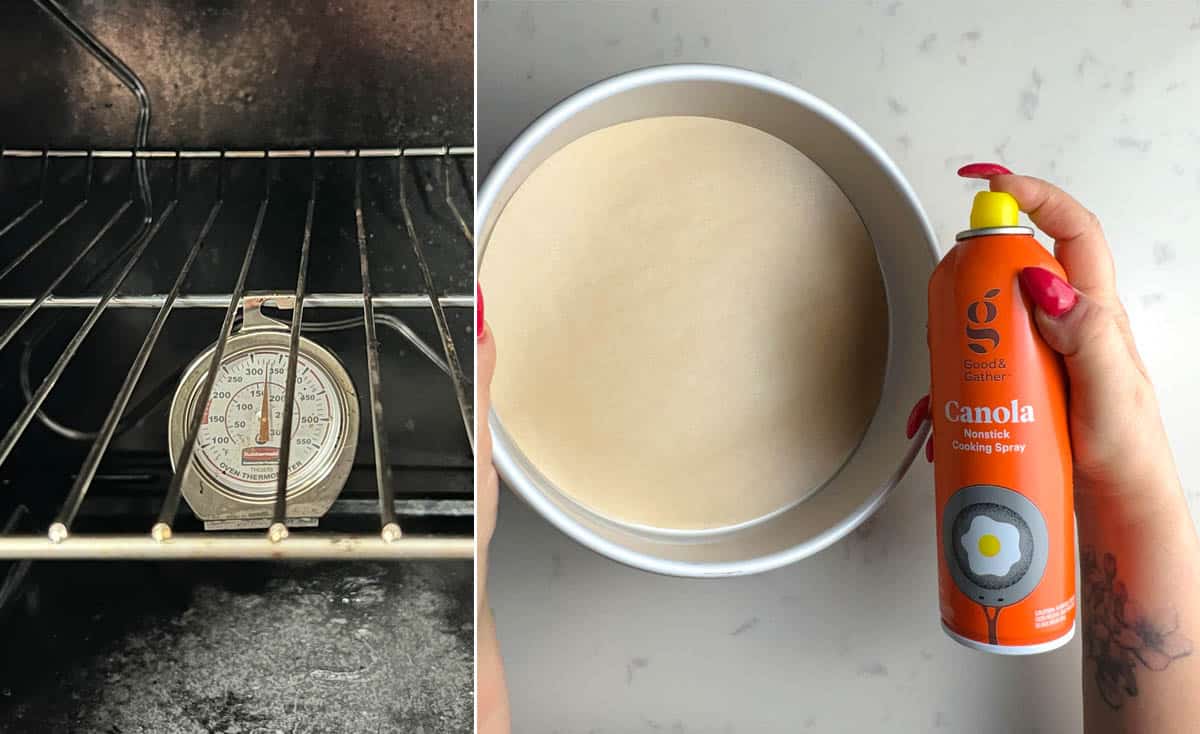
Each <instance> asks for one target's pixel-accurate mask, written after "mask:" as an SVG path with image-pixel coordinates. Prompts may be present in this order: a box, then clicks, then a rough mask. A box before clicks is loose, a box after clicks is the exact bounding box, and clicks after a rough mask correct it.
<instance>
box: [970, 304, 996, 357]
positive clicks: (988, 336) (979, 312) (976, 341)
mask: <svg viewBox="0 0 1200 734" xmlns="http://www.w3.org/2000/svg"><path fill="white" fill-rule="evenodd" d="M998 295H1000V289H999V288H993V289H991V290H990V291H988V292H987V293H984V294H983V300H982V301H975V302H973V303H972V304H971V305H970V306H967V322H968V323H967V349H970V350H971V351H972V352H975V353H976V354H987V353H988V352H990V351H992V350H993V349H995V348H996V347H997V346H999V345H1000V332H998V331H996V330H995V329H993V328H991V327H989V326H986V324H990V323H991V322H993V321H995V320H996V316H998V315H999V313H1000V310H999V309H997V308H996V304H994V303H992V302H991V301H990V300H988V299H990V298H995V297H996V296H998Z"/></svg>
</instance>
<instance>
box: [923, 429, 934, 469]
mask: <svg viewBox="0 0 1200 734" xmlns="http://www.w3.org/2000/svg"><path fill="white" fill-rule="evenodd" d="M925 461H928V462H929V463H930V464H932V463H933V436H932V435H930V436H929V440H928V441H926V442H925Z"/></svg>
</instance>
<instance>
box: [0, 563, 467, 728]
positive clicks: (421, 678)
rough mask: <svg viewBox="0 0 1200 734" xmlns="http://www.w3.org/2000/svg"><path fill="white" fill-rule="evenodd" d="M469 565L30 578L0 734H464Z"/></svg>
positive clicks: (16, 615)
mask: <svg viewBox="0 0 1200 734" xmlns="http://www.w3.org/2000/svg"><path fill="white" fill-rule="evenodd" d="M472 603H473V602H472V571H471V564H470V563H469V562H461V561H455V562H427V563H404V564H381V563H380V564H376V563H355V564H347V563H323V564H291V565H285V564H248V563H247V564H218V563H196V564H182V563H181V564H148V563H147V564H134V563H125V564H116V563H109V564H104V563H77V564H76V563H71V564H68V563H61V564H55V563H42V564H38V565H35V566H34V567H33V569H32V571H31V574H30V579H29V581H28V582H27V584H26V587H25V592H24V598H23V599H21V600H19V601H18V602H16V603H15V604H14V605H13V606H12V607H10V609H9V610H8V611H7V612H6V613H5V615H4V616H3V618H2V620H0V658H2V659H0V731H4V732H6V733H7V734H24V733H25V732H39V733H40V732H46V731H56V732H80V733H83V732H87V733H88V734H93V733H96V734H134V733H135V732H145V733H147V734H150V733H153V734H159V733H160V732H188V733H191V732H196V733H202V734H207V733H211V732H221V733H226V734H233V733H235V732H238V733H240V734H269V733H270V734H274V733H279V734H318V733H324V732H347V733H353V732H384V731H386V732H395V731H401V732H424V733H426V734H433V733H434V732H439V733H440V732H470V731H471V730H472V713H471V712H472V706H473V699H472V693H471V692H472V637H473V629H472V622H471V619H472Z"/></svg>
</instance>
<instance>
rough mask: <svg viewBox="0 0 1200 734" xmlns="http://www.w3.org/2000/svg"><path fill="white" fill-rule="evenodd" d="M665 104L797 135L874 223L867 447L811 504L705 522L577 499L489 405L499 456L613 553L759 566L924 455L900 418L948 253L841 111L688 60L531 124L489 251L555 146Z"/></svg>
mask: <svg viewBox="0 0 1200 734" xmlns="http://www.w3.org/2000/svg"><path fill="white" fill-rule="evenodd" d="M669 115H696V116H704V117H713V118H718V119H723V120H730V121H732V122H738V123H741V124H744V125H749V126H751V127H754V128H757V129H759V130H762V131H763V132H766V133H769V134H771V135H774V136H775V137H777V138H779V139H780V140H783V141H784V142H786V143H788V144H790V145H792V146H793V147H795V148H796V149H797V150H799V151H800V152H802V153H804V154H805V155H807V156H808V157H809V158H810V159H812V160H813V161H814V162H815V163H816V164H817V165H819V166H820V167H821V168H822V169H823V170H824V171H825V172H826V173H827V174H828V175H829V176H830V177H831V178H832V179H833V180H834V181H835V182H836V183H837V184H838V186H840V187H841V189H842V191H843V192H844V193H845V194H846V196H847V198H848V199H849V200H850V202H851V203H852V204H853V206H854V207H855V209H856V210H857V211H858V214H859V216H860V217H861V218H862V221H863V223H864V224H865V225H866V227H867V230H868V232H869V233H870V235H871V239H872V241H873V243H874V246H875V252H876V257H877V258H878V261H879V266H880V269H881V271H882V273H883V279H884V286H885V289H886V293H887V302H888V325H889V336H888V339H889V342H888V357H887V366H886V370H885V373H884V382H883V391H882V394H881V396H880V400H879V405H878V407H877V408H876V411H875V415H874V417H873V418H872V419H871V422H870V424H869V425H868V427H867V430H866V433H865V434H864V436H863V438H862V441H861V443H860V444H859V446H858V449H857V450H856V451H855V452H854V454H853V455H852V456H851V457H850V459H849V460H848V461H847V462H846V463H845V465H844V466H843V467H842V468H841V469H840V470H839V471H838V472H837V474H835V475H834V476H833V477H832V478H831V479H830V480H829V481H828V482H826V483H825V485H824V486H823V487H822V488H821V489H820V490H818V491H817V492H815V493H813V494H812V495H810V496H809V497H808V498H807V499H806V500H804V501H803V502H801V503H799V504H797V505H795V506H793V507H791V508H787V509H785V510H783V511H781V512H777V513H774V514H772V515H769V516H767V517H764V518H761V519H758V520H755V521H752V522H749V523H743V524H741V525H738V526H735V527H728V528H720V529H718V530H715V531H713V530H706V531H696V532H684V531H674V532H673V531H664V530H661V529H654V528H645V527H637V526H631V525H627V524H623V523H619V522H614V521H612V520H610V519H608V518H605V517H602V516H600V515H598V514H596V513H594V512H592V511H591V510H589V509H588V508H586V507H584V506H582V505H580V504H579V503H577V502H576V501H574V500H573V499H572V498H571V497H570V495H568V494H567V493H565V492H563V491H562V489H560V488H559V487H557V486H555V485H554V483H552V482H551V481H549V480H548V479H547V478H546V477H545V476H544V475H543V474H542V473H541V472H540V471H539V470H538V468H537V467H536V466H535V465H534V464H533V463H532V462H531V461H529V459H528V458H527V457H526V456H525V455H524V454H523V453H522V452H521V447H520V446H518V445H517V444H516V443H515V442H514V441H513V439H512V437H511V436H509V434H508V433H507V432H506V431H505V429H504V417H503V416H501V415H499V414H497V413H496V411H495V410H493V411H492V412H491V414H490V415H489V416H488V421H489V425H490V427H491V430H492V437H493V442H494V446H493V451H494V454H493V455H494V460H495V464H496V468H497V470H498V471H499V472H500V475H501V477H502V478H503V480H504V482H505V484H506V485H507V486H508V487H510V488H511V489H512V490H513V491H515V492H516V493H517V494H519V495H520V496H521V497H522V498H523V499H524V500H525V501H526V502H528V503H529V504H530V505H531V506H533V508H534V509H535V510H537V512H539V513H540V514H541V515H542V516H543V517H545V518H546V519H547V520H549V521H550V522H551V523H553V524H554V525H555V526H556V527H558V528H559V529H560V530H562V531H563V532H565V533H566V534H568V535H570V536H571V537H572V538H574V539H575V540H577V541H579V542H580V543H582V544H584V545H585V546H587V547H588V548H591V549H592V550H594V551H596V552H598V553H601V554H603V555H605V556H608V557H609V558H612V559H614V560H617V561H620V562H621V563H625V564H628V565H630V566H634V567H636V568H640V569H644V570H647V571H653V572H656V573H663V574H670V575H675V576H694V577H720V576H735V575H742V574H750V573H759V572H762V571H767V570H770V569H773V568H778V567H780V566H783V565H785V564H788V563H791V562H793V561H797V560H799V559H801V558H805V557H807V556H810V555H812V554H814V553H816V552H818V551H820V550H822V549H823V548H826V547H828V546H829V545H831V544H833V543H835V542H836V541H837V540H839V539H840V538H842V537H844V536H845V535H846V534H847V533H849V532H850V531H851V530H853V529H854V528H855V527H857V526H858V525H859V524H860V523H862V522H863V521H864V520H866V519H867V518H868V517H870V516H871V514H872V513H874V512H875V511H876V510H877V509H878V508H879V507H880V505H881V504H882V503H883V501H884V499H885V498H886V497H887V495H888V493H889V492H890V491H891V490H892V489H893V488H894V487H895V486H896V484H897V483H898V482H899V481H900V479H901V478H902V477H903V476H904V474H905V472H906V471H907V470H908V467H909V466H910V465H911V464H912V462H913V460H914V458H915V457H916V456H917V454H918V453H919V451H920V448H921V445H922V442H923V441H924V439H925V434H926V431H925V430H924V429H923V430H922V431H920V432H918V435H916V436H915V437H913V438H912V439H911V440H909V439H906V438H905V436H904V423H905V417H906V416H907V412H908V409H909V408H910V407H911V406H912V404H913V402H914V401H915V400H916V399H917V398H918V397H919V396H921V395H922V394H924V393H925V392H927V389H928V384H929V366H928V355H927V351H926V348H925V321H926V296H925V293H926V285H927V283H928V280H929V275H930V273H931V272H932V270H933V267H934V265H935V264H936V262H937V260H938V253H937V247H936V244H935V239H934V236H933V232H932V230H931V229H930V227H929V223H928V221H927V220H926V218H925V214H924V212H923V211H922V210H921V206H920V204H919V203H918V202H917V198H916V195H915V194H914V193H913V190H912V188H911V187H910V186H909V184H908V182H907V181H905V179H904V176H903V175H901V173H900V170H899V169H898V168H897V167H896V164H895V163H893V162H892V161H891V160H890V159H889V158H888V156H887V155H886V154H885V153H884V151H883V149H882V148H880V147H879V145H878V144H877V143H876V142H875V141H873V140H872V139H871V138H870V137H869V136H868V135H867V134H866V133H865V132H863V130H862V128H860V127H858V125H856V124H855V123H853V122H852V121H851V120H850V119H849V118H847V117H846V116H845V115H843V114H842V113H840V112H838V111H837V110H836V109H834V108H833V107H831V106H830V105H829V104H827V103H825V102H823V101H822V100H820V99H817V98H816V97H814V96H812V95H811V94H808V93H807V92H804V91H802V90H800V89H797V88H796V87H793V86H791V85H790V84H787V83H784V82H781V81H779V80H777V79H773V78H771V77H767V76H764V75H762V74H757V73H754V72H749V71H745V70H742V69H735V68H730V67H724V66H709V65H694V64H687V65H670V66H659V67H653V68H649V69H642V70H639V71H633V72H629V73H626V74H622V75H620V76H617V77H613V78H611V79H608V80H606V81H602V82H599V83H597V84H595V85H593V86H590V87H588V88H586V89H584V90H582V91H580V92H578V93H576V94H574V95H572V96H571V97H569V98H568V99H566V100H564V101H563V102H561V103H559V104H558V105H556V106H555V107H553V108H552V109H550V110H549V111H548V112H546V113H545V114H544V115H542V116H541V117H540V118H539V119H538V120H537V121H536V122H534V123H533V124H532V125H531V126H530V127H529V128H528V129H526V130H525V132H523V133H522V134H521V136H520V137H518V138H517V139H516V141H514V142H513V144H512V145H511V146H509V148H508V150H507V151H506V152H505V153H504V155H503V156H502V157H501V158H500V160H499V161H498V162H497V163H496V166H495V167H494V168H493V169H492V171H491V173H490V175H489V176H488V178H487V180H486V181H485V182H484V185H483V187H482V189H481V190H480V192H479V197H478V202H477V206H476V214H475V219H476V222H475V224H476V226H475V231H476V233H477V237H478V242H479V254H478V257H479V258H480V262H482V258H484V257H486V253H487V243H488V238H489V235H490V234H491V231H492V228H493V227H494V226H495V223H496V220H497V218H498V217H499V216H500V214H501V212H502V211H503V210H504V207H505V204H506V203H507V202H508V200H509V199H510V198H511V197H512V195H513V194H514V193H515V192H516V191H517V189H518V188H520V186H521V184H522V183H523V182H524V180H525V179H526V177H527V176H529V174H530V173H531V172H532V171H533V170H534V169H535V168H537V166H538V165H539V164H541V163H542V162H543V161H545V160H546V159H547V158H548V157H550V156H551V155H552V154H553V153H554V152H556V151H558V150H559V149H561V148H562V147H564V146H566V145H567V144H568V143H570V142H571V141H573V140H576V139H578V138H580V137H582V136H584V135H587V134H588V133H591V132H594V131H596V130H599V129H601V128H605V127H609V126H611V125H616V124H618V123H622V122H628V121H631V120H637V119H642V118H647V117H661V116H669ZM478 265H479V263H477V264H476V267H477V269H478ZM485 285H486V284H485ZM505 346H506V347H508V348H514V347H513V346H512V345H505Z"/></svg>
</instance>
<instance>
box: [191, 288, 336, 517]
mask: <svg viewBox="0 0 1200 734" xmlns="http://www.w3.org/2000/svg"><path fill="white" fill-rule="evenodd" d="M266 302H270V303H271V304H272V305H277V306H279V307H281V308H287V307H289V306H291V305H294V302H293V299H292V298H291V297H290V296H247V297H246V298H245V299H243V302H242V314H243V320H242V327H241V328H240V329H239V330H238V331H237V332H236V333H234V334H232V335H230V337H229V340H228V341H227V343H226V345H225V352H224V354H223V355H222V357H221V364H220V367H219V368H218V369H219V370H220V372H219V373H218V375H217V379H216V382H215V383H214V384H213V390H212V393H211V394H210V395H209V396H207V398H206V399H204V400H201V395H200V391H201V390H202V389H203V387H204V381H205V378H206V377H207V375H208V369H209V367H210V366H211V363H212V355H213V350H214V349H215V348H216V345H213V346H212V347H209V348H208V349H207V350H205V351H204V352H203V353H202V354H201V355H200V356H198V357H197V358H196V359H195V360H193V361H192V363H191V364H190V365H188V368H187V370H186V371H185V372H184V374H183V378H182V380H181V381H180V383H179V387H178V389H177V390H176V391H175V397H174V399H173V400H172V401H171V418H170V432H169V444H170V452H171V465H172V468H173V469H175V468H176V466H175V465H176V463H177V462H178V458H179V455H180V453H181V451H182V448H183V442H184V441H185V440H186V438H187V429H188V426H190V425H191V421H192V418H193V416H194V415H195V414H196V411H203V412H204V418H203V419H202V422H201V424H200V433H199V435H198V437H197V443H196V448H195V450H194V452H193V454H192V468H191V471H189V472H188V473H187V475H186V476H185V477H184V479H183V483H182V485H181V487H180V490H181V493H182V495H183V498H184V499H185V500H186V501H187V503H188V506H189V507H191V508H192V512H194V513H195V514H196V516H197V517H199V518H200V519H201V520H204V523H205V528H206V529H209V530H220V529H232V528H259V527H262V528H265V527H267V526H268V525H269V524H270V520H271V515H272V510H273V506H274V501H275V488H276V481H277V479H278V476H279V446H280V438H281V434H282V421H283V404H284V399H285V395H286V391H287V360H288V338H289V335H288V328H289V327H288V325H287V324H285V323H282V322H279V321H276V320H274V319H270V318H267V317H266V316H263V315H262V312H261V307H262V304H263V303H266ZM358 421H359V408H358V393H357V391H356V390H355V389H354V383H353V382H352V381H351V379H350V375H349V374H348V373H347V372H346V368H345V367H343V366H342V363H341V361H340V360H338V358H337V357H336V356H335V355H334V354H333V353H332V352H330V351H329V350H327V349H325V348H324V347H322V346H321V345H319V344H317V343H316V342H314V341H312V340H310V339H306V338H304V337H303V336H301V337H300V346H299V349H298V352H297V364H296V391H295V401H294V403H293V408H292V437H291V452H290V455H289V457H288V458H289V466H288V493H287V517H288V523H289V524H290V525H293V526H304V525H309V526H311V525H315V524H316V523H317V520H318V519H319V518H320V517H321V516H322V515H324V514H325V513H326V512H327V511H328V510H329V507H330V506H331V505H332V504H333V502H334V500H335V499H337V496H338V494H339V493H340V492H341V490H342V487H343V486H344V485H345V483H346V479H347V477H348V476H349V475H350V470H351V468H352V466H353V463H354V452H355V449H356V447H357V444H358Z"/></svg>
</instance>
